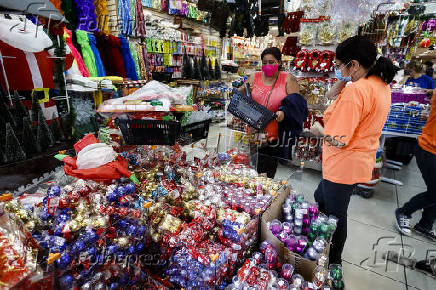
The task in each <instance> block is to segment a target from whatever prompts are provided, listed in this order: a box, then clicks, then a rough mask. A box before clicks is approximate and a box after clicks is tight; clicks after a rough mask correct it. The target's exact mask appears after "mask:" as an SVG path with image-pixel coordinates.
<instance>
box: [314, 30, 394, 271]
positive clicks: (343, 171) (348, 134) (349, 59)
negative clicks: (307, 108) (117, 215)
mask: <svg viewBox="0 0 436 290" xmlns="http://www.w3.org/2000/svg"><path fill="white" fill-rule="evenodd" d="M396 71H397V67H395V66H394V65H393V63H392V62H391V61H390V60H389V59H387V58H385V57H382V56H381V55H377V49H376V47H375V45H374V44H373V43H372V42H371V41H370V40H369V39H368V38H366V37H363V36H354V37H350V38H348V39H346V40H345V41H344V42H342V43H341V44H339V45H338V47H337V49H336V63H335V73H336V77H337V78H338V80H339V82H338V83H336V84H335V86H334V88H335V89H336V90H338V91H339V92H340V93H339V95H338V97H337V99H336V100H335V101H334V102H333V103H332V104H331V105H330V106H329V108H328V109H327V110H326V111H325V113H324V144H323V153H322V154H323V160H322V174H323V179H322V180H321V182H320V184H319V186H318V188H317V190H316V191H315V194H314V195H315V200H316V201H317V202H318V204H319V207H320V210H321V211H322V212H324V213H325V214H327V215H333V216H336V217H337V218H338V225H337V229H336V231H335V233H334V234H333V237H332V246H331V248H330V259H329V260H330V263H332V264H333V263H335V264H336V263H338V264H340V263H342V258H341V255H342V250H343V248H344V245H345V241H346V239H347V211H348V204H349V202H350V196H351V194H352V192H353V190H354V187H355V186H356V184H357V183H365V182H368V181H370V180H371V177H372V170H373V168H374V164H375V161H376V160H375V159H376V151H377V148H378V145H379V138H380V135H381V131H382V128H383V125H384V123H385V122H386V119H387V116H388V113H389V109H390V104H391V91H390V87H389V85H388V84H389V83H390V82H392V79H393V78H394V76H395V73H396ZM350 81H351V82H352V83H351V84H349V85H347V86H345V84H346V83H347V82H350Z"/></svg>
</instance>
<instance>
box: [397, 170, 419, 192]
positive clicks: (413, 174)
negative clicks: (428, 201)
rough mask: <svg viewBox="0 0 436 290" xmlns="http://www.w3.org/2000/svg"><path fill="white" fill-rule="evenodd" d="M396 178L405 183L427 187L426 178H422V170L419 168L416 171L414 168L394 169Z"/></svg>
mask: <svg viewBox="0 0 436 290" xmlns="http://www.w3.org/2000/svg"><path fill="white" fill-rule="evenodd" d="M394 176H395V179H397V180H399V181H401V182H403V184H404V185H413V186H417V187H421V188H426V185H425V183H424V180H423V179H422V175H421V171H420V170H419V169H418V168H417V169H416V171H412V170H404V169H401V170H398V171H394Z"/></svg>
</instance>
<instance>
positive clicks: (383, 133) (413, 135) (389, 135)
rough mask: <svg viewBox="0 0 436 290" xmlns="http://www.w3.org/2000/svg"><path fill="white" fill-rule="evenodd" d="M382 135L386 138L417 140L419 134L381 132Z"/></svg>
mask: <svg viewBox="0 0 436 290" xmlns="http://www.w3.org/2000/svg"><path fill="white" fill-rule="evenodd" d="M382 135H385V136H386V137H409V138H418V137H419V134H406V133H400V132H392V131H382Z"/></svg>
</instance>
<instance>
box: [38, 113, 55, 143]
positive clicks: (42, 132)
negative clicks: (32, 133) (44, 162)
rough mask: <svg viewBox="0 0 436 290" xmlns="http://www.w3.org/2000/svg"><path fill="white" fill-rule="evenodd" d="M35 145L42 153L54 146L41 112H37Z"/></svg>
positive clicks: (51, 135)
mask: <svg viewBox="0 0 436 290" xmlns="http://www.w3.org/2000/svg"><path fill="white" fill-rule="evenodd" d="M36 143H37V144H38V146H39V147H40V148H41V150H43V151H45V150H46V149H47V148H48V147H51V146H53V144H54V138H53V134H52V133H51V131H50V128H49V127H48V125H47V122H46V120H45V118H44V115H43V114H42V111H39V112H38V131H37V134H36Z"/></svg>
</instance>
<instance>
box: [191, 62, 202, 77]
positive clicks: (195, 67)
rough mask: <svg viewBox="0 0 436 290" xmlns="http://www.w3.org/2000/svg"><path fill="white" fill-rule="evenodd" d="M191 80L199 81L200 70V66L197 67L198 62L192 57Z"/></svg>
mask: <svg viewBox="0 0 436 290" xmlns="http://www.w3.org/2000/svg"><path fill="white" fill-rule="evenodd" d="M193 79H194V80H201V79H202V77H201V70H200V66H199V65H198V61H197V58H196V57H194V75H193Z"/></svg>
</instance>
